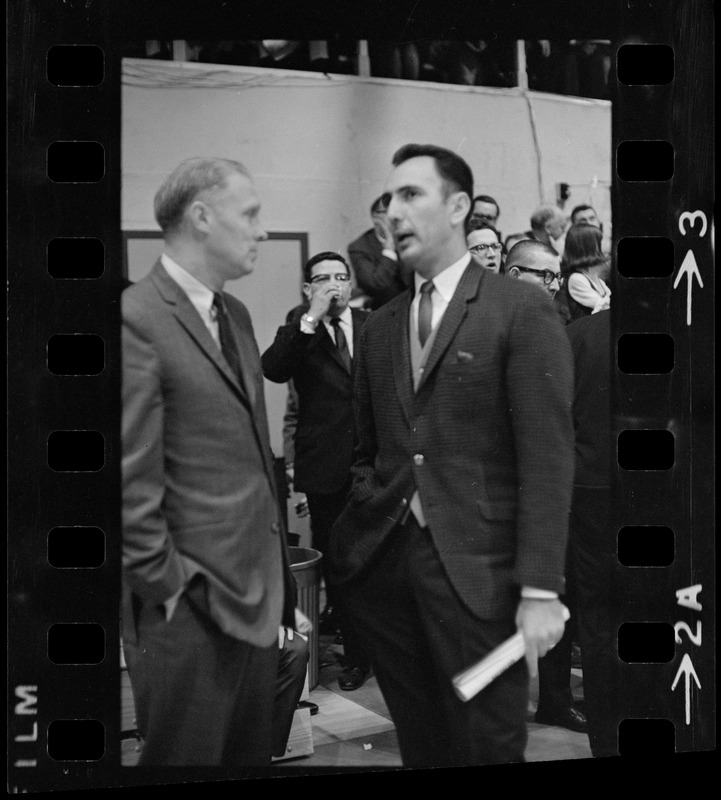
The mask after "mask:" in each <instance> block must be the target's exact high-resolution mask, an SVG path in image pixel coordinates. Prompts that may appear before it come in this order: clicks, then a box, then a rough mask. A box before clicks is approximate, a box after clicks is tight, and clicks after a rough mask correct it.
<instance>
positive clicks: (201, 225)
mask: <svg viewBox="0 0 721 800" xmlns="http://www.w3.org/2000/svg"><path fill="white" fill-rule="evenodd" d="M185 216H186V219H187V220H188V222H189V223H190V224H191V226H192V227H193V229H194V230H197V231H202V232H203V233H204V232H205V231H207V229H208V223H209V216H210V209H209V208H208V206H207V205H206V204H205V203H204V202H203V201H202V200H194V201H193V202H192V203H191V204H190V205H189V206H188V208H187V209H186V212H185Z"/></svg>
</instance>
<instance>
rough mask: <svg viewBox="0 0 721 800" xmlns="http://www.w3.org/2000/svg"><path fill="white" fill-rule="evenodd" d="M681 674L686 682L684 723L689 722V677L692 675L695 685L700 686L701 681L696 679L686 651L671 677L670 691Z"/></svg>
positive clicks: (696, 676)
mask: <svg viewBox="0 0 721 800" xmlns="http://www.w3.org/2000/svg"><path fill="white" fill-rule="evenodd" d="M681 675H683V676H684V682H685V684H686V724H687V725H690V724H691V677H692V676H693V679H694V681H696V686H698V688H699V689H700V688H701V682H700V681H699V679H698V675H697V674H696V670H695V669H694V668H693V662H692V661H691V656H690V655H689V654H688V653H686V654H685V655H684V657H683V658H682V659H681V666H680V667H679V668H678V672H677V673H676V677H675V678H674V679H673V683H672V684H671V691H673V690H674V689H675V688H676V686H677V684H678V681H679V678H680V677H681Z"/></svg>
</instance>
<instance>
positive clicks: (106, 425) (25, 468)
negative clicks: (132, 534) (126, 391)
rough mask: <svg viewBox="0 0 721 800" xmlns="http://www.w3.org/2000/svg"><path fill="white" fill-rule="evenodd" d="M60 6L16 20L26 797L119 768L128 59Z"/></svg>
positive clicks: (12, 607) (12, 595)
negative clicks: (122, 71)
mask: <svg viewBox="0 0 721 800" xmlns="http://www.w3.org/2000/svg"><path fill="white" fill-rule="evenodd" d="M53 5H54V4H45V5H44V6H43V4H41V3H34V2H33V3H27V4H25V3H23V4H20V3H16V4H10V8H9V9H8V10H9V16H8V31H9V41H10V42H11V43H12V47H11V49H10V52H11V56H10V58H9V62H8V66H9V79H10V80H9V85H10V91H11V94H10V98H9V101H10V102H9V130H10V131H11V138H10V141H9V148H8V156H9V164H10V180H9V187H8V188H9V209H10V212H9V248H8V255H9V262H8V263H9V270H8V272H9V315H8V319H9V326H8V358H9V361H8V365H9V366H8V378H9V381H8V386H9V390H8V429H9V437H8V443H9V469H8V521H9V523H8V545H9V558H8V567H9V630H8V633H9V670H8V679H9V680H8V697H9V702H8V712H9V714H8V716H9V719H8V722H9V725H8V731H9V742H8V758H9V762H8V766H9V772H8V776H9V777H8V789H9V791H11V792H18V791H37V790H41V789H48V788H53V789H63V788H79V787H81V786H87V785H89V784H90V785H94V786H112V785H117V782H118V776H117V773H118V770H117V764H119V763H120V734H121V728H120V713H119V710H120V685H119V681H118V677H119V663H120V647H119V645H120V636H119V605H118V603H119V598H120V530H121V525H120V427H119V421H120V363H119V353H120V309H119V300H120V293H121V288H122V283H121V271H120V269H119V265H120V264H121V260H120V256H121V246H120V230H119V226H118V220H119V219H120V165H119V153H120V147H119V136H120V77H119V61H117V60H115V59H113V57H112V53H108V52H107V49H106V47H105V37H106V36H107V31H106V26H107V21H106V20H104V19H102V17H101V16H100V15H99V13H98V11H97V10H92V9H91V10H88V9H87V8H86V9H81V8H80V7H79V4H74V5H73V7H71V8H69V9H66V10H65V13H64V14H61V13H58V9H55V8H53V7H52V6H53ZM116 61H117V63H116Z"/></svg>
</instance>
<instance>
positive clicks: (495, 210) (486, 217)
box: [471, 194, 501, 228]
mask: <svg viewBox="0 0 721 800" xmlns="http://www.w3.org/2000/svg"><path fill="white" fill-rule="evenodd" d="M500 216H501V209H500V207H499V205H498V203H497V202H496V200H495V199H494V198H493V197H491V196H490V195H489V194H479V195H476V197H474V198H473V212H472V213H471V217H472V218H474V219H479V220H481V222H487V223H488V224H489V225H493V227H494V228H497V227H498V217H500Z"/></svg>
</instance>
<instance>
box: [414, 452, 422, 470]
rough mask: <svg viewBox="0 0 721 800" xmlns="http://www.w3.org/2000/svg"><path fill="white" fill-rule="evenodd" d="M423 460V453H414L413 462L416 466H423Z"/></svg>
mask: <svg viewBox="0 0 721 800" xmlns="http://www.w3.org/2000/svg"><path fill="white" fill-rule="evenodd" d="M424 461H425V458H424V457H423V454H422V453H416V454H415V455H414V456H413V463H414V464H415V465H416V466H417V467H422V466H423V462H424Z"/></svg>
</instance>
